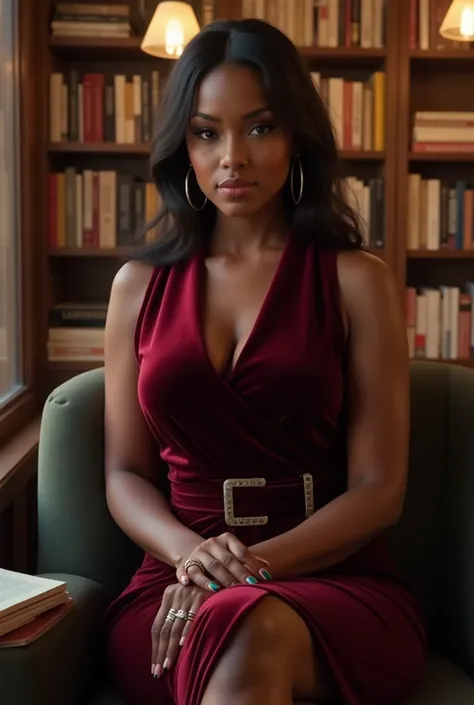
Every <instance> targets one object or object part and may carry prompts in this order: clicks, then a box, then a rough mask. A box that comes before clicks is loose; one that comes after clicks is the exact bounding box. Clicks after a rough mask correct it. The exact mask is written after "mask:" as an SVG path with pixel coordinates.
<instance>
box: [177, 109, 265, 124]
mask: <svg viewBox="0 0 474 705" xmlns="http://www.w3.org/2000/svg"><path fill="white" fill-rule="evenodd" d="M269 111H270V108H269V107H268V106H267V105H265V106H263V107H262V108H257V109H256V110H252V111H251V112H250V113H246V114H245V115H243V116H242V119H243V120H251V119H252V118H255V117H257V116H258V115H261V114H262V113H267V112H269ZM192 118H201V119H202V120H208V121H209V122H222V121H221V120H220V118H218V117H214V116H213V115H209V114H208V113H202V112H201V111H200V110H198V111H196V112H195V113H193V114H192V115H191V119H192Z"/></svg>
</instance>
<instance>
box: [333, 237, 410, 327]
mask: <svg viewBox="0 0 474 705" xmlns="http://www.w3.org/2000/svg"><path fill="white" fill-rule="evenodd" d="M337 271H338V279H339V289H340V294H341V307H342V311H343V314H344V318H345V321H346V325H347V326H348V327H349V326H350V322H351V321H352V322H353V323H354V322H355V321H357V320H360V319H361V317H362V318H367V319H368V320H371V321H372V323H373V324H376V323H377V320H378V319H379V318H380V317H381V316H384V317H385V316H389V318H390V316H391V315H393V314H394V313H396V314H397V315H398V312H399V309H400V303H401V298H400V294H399V291H398V287H397V284H396V280H395V277H394V275H393V273H392V270H391V269H390V267H389V266H388V265H387V264H386V263H385V262H384V261H383V260H382V259H381V258H380V257H377V256H376V255H373V254H371V253H370V252H365V251H362V250H354V251H351V250H348V251H342V252H340V253H339V254H338V262H337Z"/></svg>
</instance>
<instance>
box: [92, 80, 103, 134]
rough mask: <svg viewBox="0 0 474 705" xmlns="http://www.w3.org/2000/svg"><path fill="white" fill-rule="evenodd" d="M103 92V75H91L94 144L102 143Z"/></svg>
mask: <svg viewBox="0 0 474 705" xmlns="http://www.w3.org/2000/svg"><path fill="white" fill-rule="evenodd" d="M104 90H105V76H104V74H102V73H95V74H92V128H93V134H94V141H95V142H103V141H104Z"/></svg>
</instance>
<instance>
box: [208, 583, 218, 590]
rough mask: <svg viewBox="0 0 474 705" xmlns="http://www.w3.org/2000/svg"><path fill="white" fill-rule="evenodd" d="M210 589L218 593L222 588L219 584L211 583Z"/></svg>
mask: <svg viewBox="0 0 474 705" xmlns="http://www.w3.org/2000/svg"><path fill="white" fill-rule="evenodd" d="M209 587H210V589H211V590H213V592H218V591H219V590H220V587H219V585H218V584H217V583H209Z"/></svg>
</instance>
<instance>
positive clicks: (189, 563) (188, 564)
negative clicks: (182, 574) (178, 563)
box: [184, 558, 206, 573]
mask: <svg viewBox="0 0 474 705" xmlns="http://www.w3.org/2000/svg"><path fill="white" fill-rule="evenodd" d="M193 565H195V566H196V567H197V568H199V570H202V572H203V573H205V572H206V568H205V566H204V563H203V562H202V561H200V560H199V558H188V560H187V561H186V563H185V564H184V570H185V571H186V573H187V572H188V569H189V568H191V566H193Z"/></svg>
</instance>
